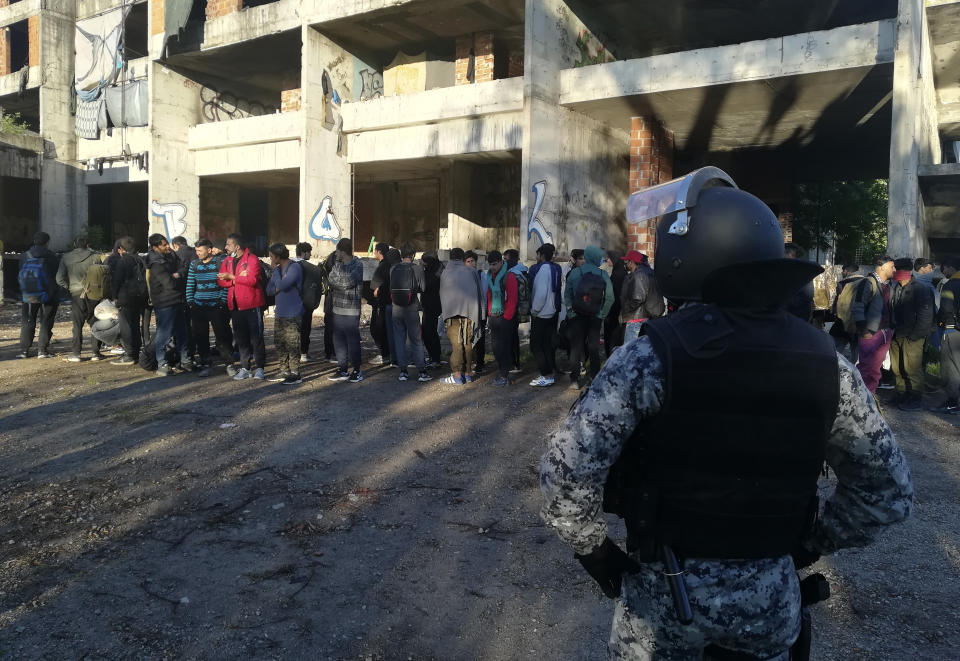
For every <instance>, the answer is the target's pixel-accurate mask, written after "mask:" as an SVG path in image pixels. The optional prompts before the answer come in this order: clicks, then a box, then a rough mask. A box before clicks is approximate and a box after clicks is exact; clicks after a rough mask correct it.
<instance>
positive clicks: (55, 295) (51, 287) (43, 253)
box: [20, 246, 61, 305]
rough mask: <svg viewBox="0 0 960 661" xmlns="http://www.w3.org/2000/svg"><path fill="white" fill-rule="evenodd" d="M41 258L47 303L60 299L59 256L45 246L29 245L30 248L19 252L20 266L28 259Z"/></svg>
mask: <svg viewBox="0 0 960 661" xmlns="http://www.w3.org/2000/svg"><path fill="white" fill-rule="evenodd" d="M31 258H35V259H43V270H44V272H45V273H46V274H47V293H49V294H50V296H49V300H48V301H47V304H48V305H49V304H53V303H56V302H57V301H59V300H60V293H61V290H60V285H58V284H57V271H58V270H60V258H59V257H57V255H56V253H54V252H51V251H50V249H49V248H47V247H46V246H31V248H30V250H28V251H26V252H22V253H20V268H21V269H22V268H23V265H24V264H25V263H26V261H27V260H28V259H31Z"/></svg>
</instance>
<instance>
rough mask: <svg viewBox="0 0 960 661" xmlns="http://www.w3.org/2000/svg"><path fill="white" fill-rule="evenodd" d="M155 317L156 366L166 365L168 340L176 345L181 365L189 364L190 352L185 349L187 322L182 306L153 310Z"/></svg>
mask: <svg viewBox="0 0 960 661" xmlns="http://www.w3.org/2000/svg"><path fill="white" fill-rule="evenodd" d="M154 313H156V315H157V334H156V337H155V339H156V342H157V344H156V347H155V353H156V356H157V364H158V365H166V364H167V352H166V349H167V342H169V341H170V338H171V337H172V338H173V341H174V342H175V343H176V347H177V351H178V352H180V361H181V363H188V362H190V352H189V351H188V349H187V321H186V315H184V313H183V306H182V305H170V306H168V307H165V308H155V309H154Z"/></svg>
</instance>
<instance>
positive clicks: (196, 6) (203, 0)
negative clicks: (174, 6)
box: [167, 0, 207, 55]
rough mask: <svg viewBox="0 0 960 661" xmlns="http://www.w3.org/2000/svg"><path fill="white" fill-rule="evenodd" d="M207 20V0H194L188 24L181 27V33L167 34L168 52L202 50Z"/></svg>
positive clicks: (174, 53)
mask: <svg viewBox="0 0 960 661" xmlns="http://www.w3.org/2000/svg"><path fill="white" fill-rule="evenodd" d="M206 20H207V0H193V4H192V5H190V14H189V16H187V23H186V25H184V26H183V27H182V28H180V33H179V34H170V35H167V54H168V55H176V54H178V53H188V52H191V51H197V50H200V45H201V44H202V43H203V26H204V24H205V23H206Z"/></svg>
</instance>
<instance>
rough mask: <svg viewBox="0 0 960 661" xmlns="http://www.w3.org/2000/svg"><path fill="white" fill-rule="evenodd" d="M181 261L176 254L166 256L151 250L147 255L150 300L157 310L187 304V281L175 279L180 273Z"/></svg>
mask: <svg viewBox="0 0 960 661" xmlns="http://www.w3.org/2000/svg"><path fill="white" fill-rule="evenodd" d="M179 267H180V260H179V259H178V258H177V255H176V254H175V253H174V252H172V251H171V252H168V253H166V254H161V253H158V252H157V251H155V250H151V251H150V252H149V253H148V254H147V268H148V269H149V270H150V300H151V301H152V302H153V307H155V308H166V307H170V306H172V305H183V304H184V303H185V302H186V298H185V296H184V291H185V290H186V281H185V280H183V278H174V277H173V274H174V273H178V272H179Z"/></svg>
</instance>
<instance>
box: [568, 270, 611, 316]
mask: <svg viewBox="0 0 960 661" xmlns="http://www.w3.org/2000/svg"><path fill="white" fill-rule="evenodd" d="M606 294H607V283H606V282H605V281H604V279H603V276H601V275H600V274H598V273H584V274H583V275H581V276H580V280H578V281H577V289H576V291H574V293H573V311H574V312H576V313H577V314H579V315H582V316H584V317H595V316H597V315H598V314H600V309H601V308H602V307H603V299H604V298H605V297H606Z"/></svg>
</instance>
